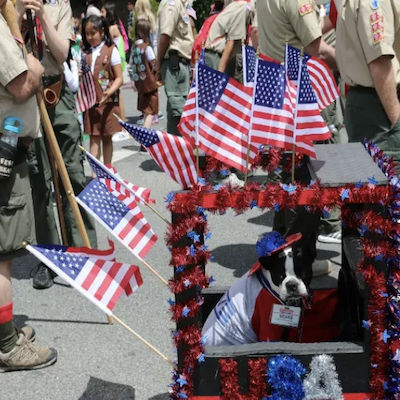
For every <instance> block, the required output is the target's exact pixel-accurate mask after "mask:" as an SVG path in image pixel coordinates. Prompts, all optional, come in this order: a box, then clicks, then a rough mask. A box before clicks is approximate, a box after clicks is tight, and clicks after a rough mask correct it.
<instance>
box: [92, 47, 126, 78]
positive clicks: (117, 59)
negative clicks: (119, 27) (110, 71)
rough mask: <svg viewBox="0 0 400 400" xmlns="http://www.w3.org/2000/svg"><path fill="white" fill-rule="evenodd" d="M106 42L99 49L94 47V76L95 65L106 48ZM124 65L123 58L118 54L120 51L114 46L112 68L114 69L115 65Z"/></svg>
mask: <svg viewBox="0 0 400 400" xmlns="http://www.w3.org/2000/svg"><path fill="white" fill-rule="evenodd" d="M104 44H105V43H104V42H101V43H100V44H99V45H98V46H97V47H92V65H91V69H92V74H94V65H95V63H96V60H97V57H98V56H99V55H100V51H101V49H102V47H103V46H104ZM118 64H122V61H121V56H120V54H119V52H118V49H117V48H116V47H115V46H114V48H113V51H112V53H111V66H112V67H114V66H115V65H118Z"/></svg>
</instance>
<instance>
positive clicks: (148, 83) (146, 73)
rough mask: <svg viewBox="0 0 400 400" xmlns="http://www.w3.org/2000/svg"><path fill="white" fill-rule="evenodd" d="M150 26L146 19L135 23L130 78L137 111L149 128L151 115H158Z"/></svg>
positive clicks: (145, 125) (154, 58)
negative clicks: (136, 99)
mask: <svg viewBox="0 0 400 400" xmlns="http://www.w3.org/2000/svg"><path fill="white" fill-rule="evenodd" d="M150 31H151V24H150V22H149V21H148V20H146V19H137V20H136V23H135V38H136V41H135V48H134V49H133V50H132V55H131V61H132V67H131V68H132V76H133V79H134V81H135V86H136V89H137V91H138V107H137V108H138V110H139V111H141V112H142V113H143V116H144V117H143V119H144V121H143V125H144V127H145V128H151V124H152V123H153V115H157V114H158V86H157V82H156V79H155V76H154V74H153V67H154V65H155V62H156V56H155V54H154V50H153V48H152V47H151V41H150Z"/></svg>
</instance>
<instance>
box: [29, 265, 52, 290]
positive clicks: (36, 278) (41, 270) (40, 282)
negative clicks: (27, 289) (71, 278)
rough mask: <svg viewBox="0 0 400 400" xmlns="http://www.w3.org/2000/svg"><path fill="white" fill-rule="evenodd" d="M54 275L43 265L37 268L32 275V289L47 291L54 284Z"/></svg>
mask: <svg viewBox="0 0 400 400" xmlns="http://www.w3.org/2000/svg"><path fill="white" fill-rule="evenodd" d="M55 276H56V274H55V273H54V272H53V271H52V270H51V269H49V268H47V267H46V266H45V265H44V264H43V263H40V264H39V265H38V266H37V269H36V271H35V273H34V275H33V287H34V289H48V288H51V287H52V286H53V284H54V277H55Z"/></svg>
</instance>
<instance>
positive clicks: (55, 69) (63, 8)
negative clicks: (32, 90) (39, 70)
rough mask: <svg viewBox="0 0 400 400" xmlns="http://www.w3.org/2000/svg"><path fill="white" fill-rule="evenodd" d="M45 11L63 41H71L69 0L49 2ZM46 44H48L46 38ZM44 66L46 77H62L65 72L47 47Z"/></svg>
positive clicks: (43, 61) (45, 6)
mask: <svg viewBox="0 0 400 400" xmlns="http://www.w3.org/2000/svg"><path fill="white" fill-rule="evenodd" d="M44 9H45V11H46V13H47V16H48V17H49V19H50V20H51V21H52V23H53V25H54V27H55V28H56V30H57V32H58V34H59V35H60V37H61V39H66V40H70V39H71V38H72V23H71V19H72V9H71V4H70V2H69V0H52V1H48V2H46V4H45V5H44ZM43 36H44V35H43ZM44 42H45V43H46V38H45V37H44ZM42 65H43V68H44V75H45V76H54V75H60V74H62V73H63V71H64V70H63V67H62V65H59V64H58V63H57V61H56V60H55V58H54V57H53V56H52V55H51V53H50V50H49V48H48V47H47V46H46V49H45V51H44V54H43V60H42Z"/></svg>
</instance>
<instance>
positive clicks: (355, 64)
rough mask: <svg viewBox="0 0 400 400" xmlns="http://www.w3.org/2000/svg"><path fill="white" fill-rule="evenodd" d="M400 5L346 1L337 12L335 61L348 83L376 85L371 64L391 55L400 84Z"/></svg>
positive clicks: (377, 0) (391, 0)
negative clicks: (370, 69) (370, 67)
mask: <svg viewBox="0 0 400 400" xmlns="http://www.w3.org/2000/svg"><path fill="white" fill-rule="evenodd" d="M399 13H400V4H399V2H398V1H397V0H347V1H345V2H344V3H343V8H342V10H341V11H339V12H338V21H337V27H336V48H337V51H336V60H337V63H338V67H339V71H340V75H341V76H342V78H343V79H344V81H345V82H346V83H348V84H349V85H352V86H355V85H360V86H365V87H373V86H374V83H373V80H372V76H371V73H370V71H369V67H368V64H369V63H371V62H372V61H374V60H376V59H377V58H379V57H381V56H392V57H393V58H392V63H393V68H394V71H395V74H396V82H397V83H398V84H400V67H399V60H400V26H399V25H400V21H399V18H400V14H399Z"/></svg>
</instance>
